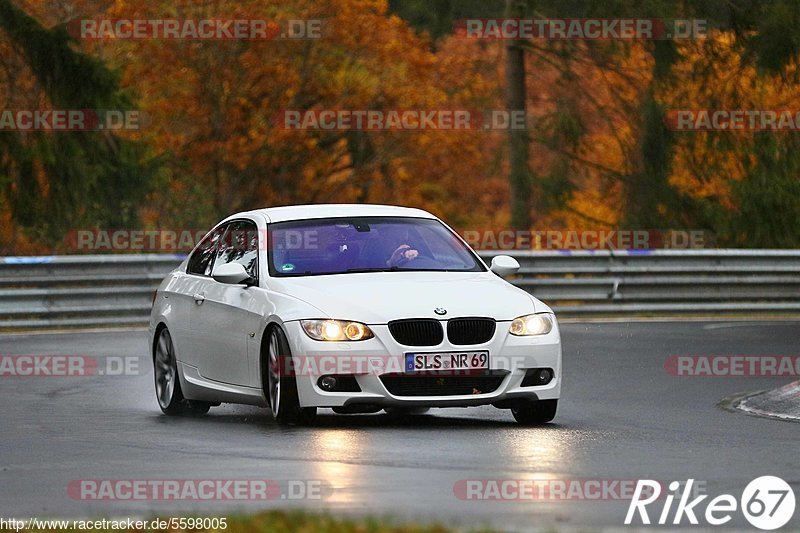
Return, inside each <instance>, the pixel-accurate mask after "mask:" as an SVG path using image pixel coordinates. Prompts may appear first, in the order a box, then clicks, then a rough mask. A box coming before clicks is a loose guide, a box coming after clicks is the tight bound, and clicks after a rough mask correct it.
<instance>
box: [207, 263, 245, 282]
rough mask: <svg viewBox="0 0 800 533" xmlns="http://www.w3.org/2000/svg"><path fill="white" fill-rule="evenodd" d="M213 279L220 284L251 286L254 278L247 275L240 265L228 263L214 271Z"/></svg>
mask: <svg viewBox="0 0 800 533" xmlns="http://www.w3.org/2000/svg"><path fill="white" fill-rule="evenodd" d="M211 277H212V278H214V279H215V280H216V281H219V282H220V283H227V284H229V285H240V284H243V283H244V284H248V285H249V284H250V282H251V281H252V280H253V278H251V277H250V274H248V273H247V270H245V269H244V266H242V265H241V264H240V263H226V264H224V265H220V266H218V267H216V268H215V269H214V271H213V272H212V273H211Z"/></svg>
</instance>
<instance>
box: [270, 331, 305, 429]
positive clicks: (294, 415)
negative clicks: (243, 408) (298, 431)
mask: <svg viewBox="0 0 800 533" xmlns="http://www.w3.org/2000/svg"><path fill="white" fill-rule="evenodd" d="M265 374H266V376H265V377H266V379H265V380H264V382H265V383H266V384H267V390H266V391H265V392H266V393H267V394H266V395H267V398H268V399H269V406H270V410H271V411H272V417H273V418H274V419H275V420H276V421H277V422H278V423H280V424H304V423H308V422H310V421H311V420H313V419H314V416H315V415H316V414H317V408H316V407H300V399H299V397H298V395H297V378H296V377H295V376H294V370H293V367H292V352H291V349H290V348H289V341H288V340H287V339H286V334H285V333H284V332H283V330H282V329H281V328H280V327H278V326H275V327H273V328H272V329H271V330H270V333H269V344H268V345H267V360H266V368H265Z"/></svg>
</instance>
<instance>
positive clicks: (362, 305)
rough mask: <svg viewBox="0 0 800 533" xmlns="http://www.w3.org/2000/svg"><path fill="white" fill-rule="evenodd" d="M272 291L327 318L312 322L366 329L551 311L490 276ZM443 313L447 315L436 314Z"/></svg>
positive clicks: (320, 283)
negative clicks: (368, 326)
mask: <svg viewBox="0 0 800 533" xmlns="http://www.w3.org/2000/svg"><path fill="white" fill-rule="evenodd" d="M270 288H271V289H272V290H276V291H278V292H282V293H285V294H288V295H291V296H292V297H294V298H298V299H300V300H303V301H304V302H306V303H308V304H309V305H310V306H313V307H314V308H316V309H319V310H321V311H322V312H323V313H324V314H325V315H324V316H308V317H307V318H339V319H343V320H358V321H360V322H365V323H367V324H385V323H387V322H389V321H390V320H397V319H400V318H439V319H446V318H453V317H458V316H488V317H493V318H495V319H496V320H513V319H514V318H516V317H518V316H521V315H525V314H529V313H534V312H542V311H549V308H547V306H545V305H544V304H542V303H541V302H539V301H538V300H536V299H535V298H534V297H532V296H531V295H529V294H528V293H526V292H525V291H523V290H521V289H519V288H517V287H514V286H513V285H511V284H510V283H508V282H506V281H504V280H503V279H501V278H499V277H497V276H496V275H494V274H493V273H491V272H370V273H352V274H337V275H325V276H304V277H292V278H276V279H271V280H270ZM439 307H441V308H444V309H446V310H447V313H446V314H445V315H437V314H436V313H434V309H436V308H439ZM313 312H315V311H314V310H313V309H310V310H309V313H313Z"/></svg>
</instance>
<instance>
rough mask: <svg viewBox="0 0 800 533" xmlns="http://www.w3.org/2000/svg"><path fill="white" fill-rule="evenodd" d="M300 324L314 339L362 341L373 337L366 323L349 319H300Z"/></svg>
mask: <svg viewBox="0 0 800 533" xmlns="http://www.w3.org/2000/svg"><path fill="white" fill-rule="evenodd" d="M300 325H301V326H303V331H305V332H306V335H308V336H309V337H311V338H312V339H314V340H315V341H363V340H366V339H371V338H372V337H374V335H373V334H372V330H371V329H369V327H368V326H367V325H366V324H362V323H361V322H352V321H349V320H333V319H326V320H301V321H300Z"/></svg>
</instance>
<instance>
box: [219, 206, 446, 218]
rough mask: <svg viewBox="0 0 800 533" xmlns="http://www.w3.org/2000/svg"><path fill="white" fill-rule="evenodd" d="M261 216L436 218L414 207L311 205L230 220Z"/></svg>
mask: <svg viewBox="0 0 800 533" xmlns="http://www.w3.org/2000/svg"><path fill="white" fill-rule="evenodd" d="M256 214H257V215H261V216H263V217H265V218H266V219H267V222H283V221H286V220H304V219H311V218H332V217H381V216H383V217H387V216H388V217H391V216H395V217H417V218H436V217H435V216H433V215H432V214H430V213H428V212H427V211H423V210H422V209H416V208H413V207H400V206H394V205H377V204H311V205H287V206H281V207H266V208H263V209H254V210H252V211H247V212H244V213H237V214H236V215H232V216H230V217H228V218H238V217H241V216H243V215H256ZM226 220H227V219H226Z"/></svg>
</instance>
